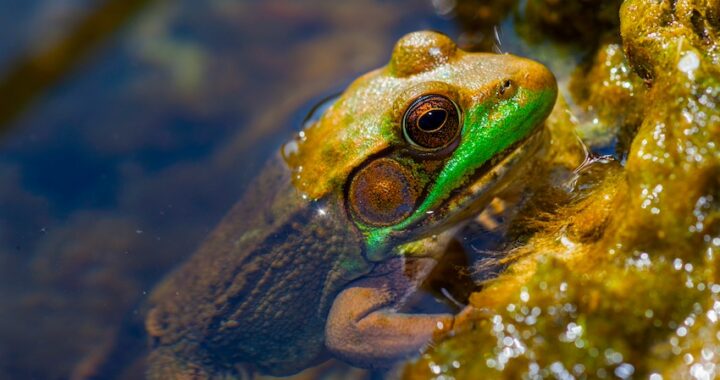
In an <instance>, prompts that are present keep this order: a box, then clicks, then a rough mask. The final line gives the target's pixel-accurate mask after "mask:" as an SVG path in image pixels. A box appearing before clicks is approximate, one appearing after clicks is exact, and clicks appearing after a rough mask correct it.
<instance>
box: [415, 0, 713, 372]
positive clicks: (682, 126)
mask: <svg viewBox="0 0 720 380" xmlns="http://www.w3.org/2000/svg"><path fill="white" fill-rule="evenodd" d="M718 5H719V4H718V2H717V1H716V0H695V1H681V0H677V1H656V0H627V1H625V3H624V4H623V6H622V8H621V11H620V31H621V34H622V45H617V46H613V45H610V44H606V45H602V47H601V48H600V49H599V51H598V53H597V55H596V56H595V62H599V63H600V64H599V65H598V64H596V65H594V66H593V65H591V66H590V67H591V68H590V69H589V71H588V72H590V73H591V75H590V76H591V77H595V78H608V77H611V75H609V74H611V72H612V68H613V67H627V68H628V69H629V70H628V71H627V72H623V73H622V75H623V78H622V79H621V80H619V81H618V82H616V83H608V85H605V84H604V83H602V81H597V80H593V79H592V78H590V79H588V81H586V82H585V83H588V88H586V90H585V94H584V95H583V96H582V97H581V98H582V99H583V101H584V102H586V103H585V106H589V105H593V106H594V107H596V109H597V110H598V112H599V113H600V115H602V117H604V118H606V125H608V126H611V127H612V128H609V129H608V130H607V131H609V132H607V133H609V134H610V136H611V137H614V138H616V139H622V141H624V142H625V143H624V144H620V145H619V146H618V148H617V149H619V150H621V152H620V153H621V155H620V156H622V157H623V158H624V159H626V161H625V162H617V161H614V160H611V159H589V160H588V161H587V162H586V163H584V164H583V165H582V166H581V167H580V168H579V169H578V170H577V171H576V172H577V177H575V178H573V180H572V181H571V182H568V183H566V185H567V186H568V187H569V188H570V189H572V191H570V192H569V197H568V198H567V199H564V200H563V201H564V203H563V204H562V205H561V206H559V207H558V208H556V209H554V210H553V211H552V213H551V214H549V215H547V214H542V215H541V214H537V215H535V216H533V215H530V214H528V213H529V212H531V211H533V210H534V211H537V209H532V208H528V209H527V210H528V211H526V215H525V218H524V220H523V219H522V218H518V219H517V221H516V223H519V224H520V226H519V227H516V230H517V231H519V232H518V234H519V235H518V236H522V238H523V239H522V241H523V242H524V243H522V244H521V245H520V246H518V247H516V248H514V249H513V250H512V251H511V252H510V256H509V257H508V259H507V260H510V261H511V262H512V263H511V264H510V265H509V267H508V269H507V270H506V271H505V273H503V274H502V275H501V276H499V277H498V278H496V279H494V280H492V281H491V282H489V283H486V284H485V286H484V288H483V289H482V290H481V291H479V292H476V293H474V294H473V295H472V296H471V297H470V301H471V304H472V305H474V306H475V307H477V308H478V309H480V310H481V311H482V312H481V313H478V315H477V316H476V317H475V318H472V319H471V322H468V323H467V324H465V325H464V326H461V327H460V328H458V330H457V331H456V334H455V335H454V336H452V337H450V338H448V339H446V340H445V341H443V342H440V343H438V344H437V345H436V346H434V347H433V348H432V349H431V350H429V351H428V352H427V353H426V354H425V355H424V356H423V357H422V358H421V359H420V360H418V361H417V362H415V363H413V364H410V365H409V366H408V367H407V368H406V371H405V378H408V379H424V378H430V377H436V378H440V376H447V377H454V378H458V379H478V378H505V379H517V378H540V377H549V378H553V377H554V378H569V376H570V375H572V376H574V377H575V378H651V379H660V378H664V379H675V378H708V379H709V378H716V377H718V376H720V328H718V324H717V323H718V320H720V278H719V276H720V258H718V254H720V149H719V147H718V145H720V51H719V49H718V30H719V28H718V12H719V11H718V9H720V7H718ZM620 46H622V49H623V51H624V53H625V54H626V56H627V61H624V58H623V55H622V53H621V52H620V50H619V47H620ZM611 51H612V55H613V56H610V55H611V54H610V52H611ZM615 54H617V55H615ZM607 62H609V63H608V64H607V65H606V63H607ZM630 69H631V70H630ZM616 73H617V72H616ZM623 83H630V84H631V86H632V89H631V91H629V90H628V89H627V88H625V87H624V85H623ZM626 90H628V91H626ZM563 122H564V121H563V120H562V119H561V118H559V119H555V120H553V119H551V120H550V121H549V124H550V127H551V129H552V128H557V126H556V127H553V123H563ZM565 122H567V121H565ZM567 138H568V139H571V137H569V136H568V137H567ZM566 142H567V145H571V141H570V140H568V141H566ZM563 146H565V144H563V142H562V141H560V142H556V144H555V145H554V148H553V149H556V150H558V151H560V152H562V150H563ZM549 156H550V157H552V156H553V154H550V155H549ZM559 156H561V157H562V156H563V155H562V154H561V155H559ZM621 164H624V165H621ZM536 196H537V197H539V198H542V194H537V195H536ZM523 233H524V236H523Z"/></svg>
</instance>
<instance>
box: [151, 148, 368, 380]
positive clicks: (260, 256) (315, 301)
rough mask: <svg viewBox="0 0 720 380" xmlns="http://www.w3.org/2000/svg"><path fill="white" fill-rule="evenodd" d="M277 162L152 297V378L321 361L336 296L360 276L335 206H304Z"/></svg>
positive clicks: (360, 265) (356, 249)
mask: <svg viewBox="0 0 720 380" xmlns="http://www.w3.org/2000/svg"><path fill="white" fill-rule="evenodd" d="M289 177H290V173H289V171H288V170H287V168H286V166H285V164H284V162H282V160H281V159H280V158H276V159H275V160H273V161H271V163H270V164H268V166H267V167H266V168H265V169H264V170H263V174H262V175H261V176H260V177H258V178H257V180H256V181H255V182H254V183H253V184H252V185H251V186H250V188H249V189H248V191H247V192H246V194H245V196H244V197H243V198H242V199H241V201H240V202H239V203H238V204H237V205H236V206H235V207H233V209H232V210H231V211H230V212H229V213H228V215H227V216H226V217H225V219H224V220H223V221H222V222H221V223H220V225H219V226H218V227H217V228H216V229H215V231H214V232H213V233H212V234H211V235H210V236H209V237H208V239H207V240H206V242H205V243H203V245H202V246H201V247H200V249H199V250H198V251H197V252H196V253H195V254H194V255H193V257H192V258H190V259H189V260H188V261H187V262H186V263H185V264H184V265H183V266H182V267H180V268H179V269H178V270H177V271H175V272H174V273H173V274H172V275H170V276H169V277H168V278H167V279H166V280H164V281H163V283H161V284H160V285H159V286H158V288H157V289H156V290H155V291H154V292H153V295H152V296H151V300H150V304H151V308H150V311H149V313H148V318H147V321H146V325H147V330H148V332H149V334H150V336H151V337H152V341H153V349H154V352H153V353H152V355H151V359H150V364H151V370H150V377H155V378H166V377H168V375H177V374H179V373H183V374H193V376H195V375H197V377H199V378H202V377H203V376H206V377H214V376H217V375H220V374H229V375H232V374H234V373H236V372H237V371H238V364H241V365H242V366H243V367H245V368H248V367H254V368H257V369H259V370H261V371H262V372H265V373H271V374H286V373H292V372H295V371H297V370H299V369H302V368H305V367H307V366H308V365H309V364H312V363H313V362H314V361H316V360H318V359H320V358H321V357H322V354H323V351H324V326H325V318H326V314H327V312H328V310H329V307H330V305H331V303H332V300H333V298H334V295H335V294H336V293H337V292H338V291H339V290H340V289H341V288H342V287H343V286H344V285H345V284H347V283H348V282H349V281H351V280H352V279H354V278H356V277H358V276H360V275H362V274H364V273H365V272H367V270H368V269H367V268H366V264H365V262H364V260H363V259H362V253H361V248H360V247H361V245H360V243H359V240H358V239H359V238H358V236H357V235H356V233H355V232H354V230H352V229H348V226H347V224H346V223H345V222H344V221H345V217H344V212H345V211H344V209H343V207H342V203H341V202H338V201H335V200H334V199H326V200H322V201H319V202H313V203H308V202H307V201H304V200H303V199H302V197H301V196H299V194H296V190H294V188H293V187H292V185H291V183H290V178H289Z"/></svg>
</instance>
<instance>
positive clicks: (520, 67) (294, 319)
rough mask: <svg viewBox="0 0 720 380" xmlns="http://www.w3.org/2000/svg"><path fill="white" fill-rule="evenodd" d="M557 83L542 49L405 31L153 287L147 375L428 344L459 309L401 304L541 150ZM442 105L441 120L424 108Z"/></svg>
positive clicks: (201, 372)
mask: <svg viewBox="0 0 720 380" xmlns="http://www.w3.org/2000/svg"><path fill="white" fill-rule="evenodd" d="M556 94H557V87H556V83H555V79H554V77H553V75H552V74H551V73H550V72H549V71H548V70H547V69H546V68H545V67H544V66H542V65H540V64H538V63H535V62H533V61H530V60H527V59H523V58H518V57H514V56H511V55H507V54H503V55H495V54H484V53H483V54H481V53H467V52H464V51H462V50H460V49H458V48H457V47H456V46H455V44H454V43H453V42H452V41H451V40H450V39H449V38H448V37H446V36H444V35H441V34H438V33H433V32H417V33H412V34H408V35H406V36H405V37H403V38H402V39H401V40H400V41H399V42H398V43H397V45H396V46H395V49H394V51H393V54H392V58H391V61H390V63H389V64H388V65H387V66H386V67H384V68H381V69H378V70H376V71H373V72H370V73H368V74H366V75H364V76H362V77H360V78H359V79H357V80H356V81H355V82H354V83H353V84H351V85H350V86H349V87H348V88H347V90H346V91H345V92H344V93H343V94H342V95H341V96H340V97H339V98H338V100H337V101H336V102H335V103H334V104H333V105H332V106H331V107H330V108H329V109H328V110H327V111H325V113H324V114H322V116H321V117H320V118H319V119H318V120H317V121H316V122H314V123H312V125H309V126H307V127H306V129H305V130H304V131H303V132H301V133H300V135H299V136H298V138H297V139H296V140H295V141H292V142H290V143H289V144H287V145H286V146H285V147H284V148H283V151H282V153H281V154H278V156H277V157H276V158H275V159H274V160H271V162H270V163H269V164H268V165H267V166H266V167H265V168H264V170H263V172H262V174H261V175H260V176H259V177H258V178H257V179H256V180H255V181H254V182H253V184H252V185H251V186H250V187H249V189H248V190H247V192H246V194H245V196H244V197H243V198H242V199H241V200H240V202H238V204H237V205H236V206H235V207H234V208H233V209H232V210H231V211H230V212H229V214H228V215H227V216H226V217H225V219H224V220H223V221H222V223H221V224H220V225H219V226H218V227H217V229H216V230H215V231H214V232H213V233H212V234H211V235H210V236H209V237H208V238H207V241H206V242H205V243H204V244H203V245H202V246H201V247H200V249H199V250H198V251H197V252H196V253H195V254H194V255H193V256H192V257H191V258H190V259H189V260H188V261H187V262H186V263H185V264H184V265H182V266H181V267H180V268H179V269H178V270H177V271H175V272H174V273H173V274H171V275H170V276H169V277H168V278H167V279H165V280H164V281H163V282H162V283H161V284H160V285H159V286H158V287H157V288H156V289H155V290H154V292H153V294H152V295H151V297H150V310H149V312H148V316H147V319H146V329H147V331H148V333H149V335H150V337H151V341H152V349H153V351H152V353H151V354H150V358H149V367H150V369H149V377H150V378H156V379H170V378H183V379H190V378H234V377H240V376H241V375H242V374H243V373H247V372H261V373H267V374H272V375H288V374H292V373H295V372H297V371H300V370H302V369H304V368H307V367H309V366H311V365H314V364H316V363H319V362H320V361H322V360H324V359H326V358H327V357H328V354H330V355H334V356H335V357H338V358H340V359H342V360H345V361H347V362H349V363H350V364H353V365H356V366H362V367H383V366H387V365H389V364H391V363H392V362H394V361H397V360H400V359H404V358H407V357H410V356H413V355H417V354H418V352H419V351H421V350H422V349H423V348H424V347H425V346H426V345H427V344H428V343H429V342H430V341H431V339H432V338H433V336H435V335H436V334H442V333H443V332H445V331H447V330H448V329H451V328H452V326H453V323H454V322H455V316H453V315H449V314H438V315H428V314H403V313H400V312H397V310H398V308H399V307H400V306H401V305H402V302H403V300H404V299H405V298H406V296H407V295H408V294H410V293H411V292H412V291H413V290H414V288H415V286H416V285H417V283H418V282H419V281H421V280H422V279H423V277H424V276H425V275H426V274H427V273H428V271H429V269H430V268H431V267H432V265H433V264H434V262H435V261H436V260H437V259H438V252H441V251H442V248H443V246H444V244H445V242H446V241H447V240H448V237H449V236H450V234H451V232H452V229H453V228H454V227H456V226H458V224H459V223H461V222H462V221H463V220H465V219H467V218H468V217H471V216H473V215H474V214H476V213H477V212H479V211H480V210H481V209H482V208H484V207H485V206H486V205H487V203H488V202H489V201H490V200H491V199H492V197H493V195H494V194H496V192H497V191H498V190H499V189H500V188H501V187H502V186H505V185H506V184H507V183H509V182H512V181H513V180H514V178H513V177H514V176H515V177H517V173H518V170H516V169H517V168H518V167H522V166H523V164H524V163H526V162H528V161H529V160H530V157H531V155H532V154H533V153H534V152H535V151H536V150H537V146H538V145H539V144H540V143H539V142H541V141H542V139H541V138H540V137H539V136H542V134H541V133H540V132H541V131H542V128H541V125H542V122H543V120H544V119H545V118H546V117H547V115H548V114H549V112H550V110H551V108H552V107H553V104H554V102H555V97H556ZM428 96H430V97H428ZM433 96H434V97H433ZM418 99H420V100H418ZM428 99H432V100H433V101H434V103H428V102H429V100H428ZM443 99H444V100H443ZM449 101H451V102H449ZM443 102H444V103H443ZM452 102H454V104H455V105H456V107H453V103H452ZM423 105H425V106H428V105H429V106H428V107H429V108H422V106H423ZM415 106H417V107H420V108H418V109H420V111H417V109H416V111H412V109H413V107H415ZM443 107H444V108H443ZM432 108H435V110H434V111H433V112H434V113H433V114H432V115H435V116H436V117H437V115H440V117H441V118H440V119H432V118H429V116H428V114H424V112H425V111H427V110H428V109H432ZM438 109H442V110H445V113H443V112H442V111H439V110H438ZM453 109H454V111H453ZM416 112H417V113H416ZM453 112H455V115H456V117H454V115H453ZM412 115H415V116H418V115H419V116H418V117H420V118H423V119H422V120H423V121H424V124H423V123H420V124H418V123H417V120H418V118H415V119H412ZM443 115H445V116H447V117H446V118H445V119H442V116H443ZM413 120H415V121H413ZM428 120H430V121H432V120H434V122H435V124H433V123H432V122H429V121H428ZM438 120H440V121H438ZM442 120H445V122H444V124H443V123H442ZM428 123H429V124H428ZM418 125H422V126H424V127H425V129H432V128H428V126H435V127H437V126H441V129H440V130H438V131H436V132H424V131H422V130H419V129H417V126H418ZM455 126H456V127H457V128H456V129H457V131H458V132H457V134H454V133H452V130H453V128H454V127H455ZM418 133H419V135H418ZM443 133H444V134H443ZM413 136H415V137H413ZM418 136H420V137H418ZM428 136H430V137H428ZM411 139H414V142H413V141H411ZM428 139H429V140H428ZM432 139H435V140H432ZM420 145H425V146H426V147H425V148H423V147H421V146H420ZM438 146H439V147H438ZM428 147H429V148H428Z"/></svg>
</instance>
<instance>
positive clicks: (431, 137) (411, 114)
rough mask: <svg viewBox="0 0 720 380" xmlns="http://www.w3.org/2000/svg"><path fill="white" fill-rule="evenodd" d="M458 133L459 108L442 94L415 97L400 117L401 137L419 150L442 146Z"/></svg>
mask: <svg viewBox="0 0 720 380" xmlns="http://www.w3.org/2000/svg"><path fill="white" fill-rule="evenodd" d="M459 132H460V111H459V110H458V107H457V105H455V103H454V102H453V101H452V100H450V99H448V98H447V97H445V96H442V95H425V96H421V97H419V98H418V99H416V100H415V101H414V102H413V103H412V104H411V105H410V107H408V109H407V111H405V116H403V133H404V134H405V138H406V139H407V140H408V141H409V142H410V143H411V144H413V145H415V146H417V147H419V148H421V149H430V150H435V149H439V148H442V147H445V146H447V145H448V144H450V143H451V142H453V141H454V140H455V138H456V137H457V136H458V135H459Z"/></svg>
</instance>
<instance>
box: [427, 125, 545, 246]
mask: <svg viewBox="0 0 720 380" xmlns="http://www.w3.org/2000/svg"><path fill="white" fill-rule="evenodd" d="M546 139H547V134H546V133H545V128H542V127H541V128H538V129H537V130H536V131H534V132H533V133H532V134H531V135H530V136H528V137H527V138H526V139H524V140H521V141H518V142H517V143H515V144H513V145H511V146H510V147H508V148H507V149H505V150H504V151H503V152H501V153H499V154H497V155H495V156H494V157H493V158H492V159H490V160H488V161H487V162H485V163H484V164H483V165H482V166H480V167H479V168H477V169H476V170H475V172H474V173H473V174H472V176H471V177H470V179H469V180H468V182H467V183H468V185H467V186H465V187H463V188H462V189H458V190H455V191H454V192H452V193H451V194H450V196H449V197H448V199H447V200H446V201H445V202H444V203H443V204H442V205H441V206H440V207H439V208H437V209H436V210H435V212H433V213H432V214H430V215H428V217H427V218H426V219H425V220H424V221H423V222H422V223H423V224H424V225H425V226H427V227H428V228H427V229H426V231H423V232H421V235H423V236H428V235H431V234H436V233H440V232H442V231H443V230H446V229H447V228H448V227H449V226H454V225H455V224H457V223H459V222H462V221H464V220H467V219H469V218H472V217H474V216H475V215H477V214H478V213H480V212H481V211H482V210H483V209H485V207H486V206H487V205H488V203H490V201H492V199H493V198H494V197H495V196H496V195H497V194H498V193H499V192H501V191H502V190H503V189H504V188H505V187H507V186H508V185H509V184H510V183H513V182H515V180H516V179H517V177H518V174H519V173H522V172H524V171H523V170H519V168H521V167H525V166H526V165H524V163H525V162H527V161H528V160H529V159H530V158H531V157H532V156H533V155H535V153H536V152H537V151H538V150H539V149H540V147H542V146H543V143H544V141H545V140H546Z"/></svg>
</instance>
